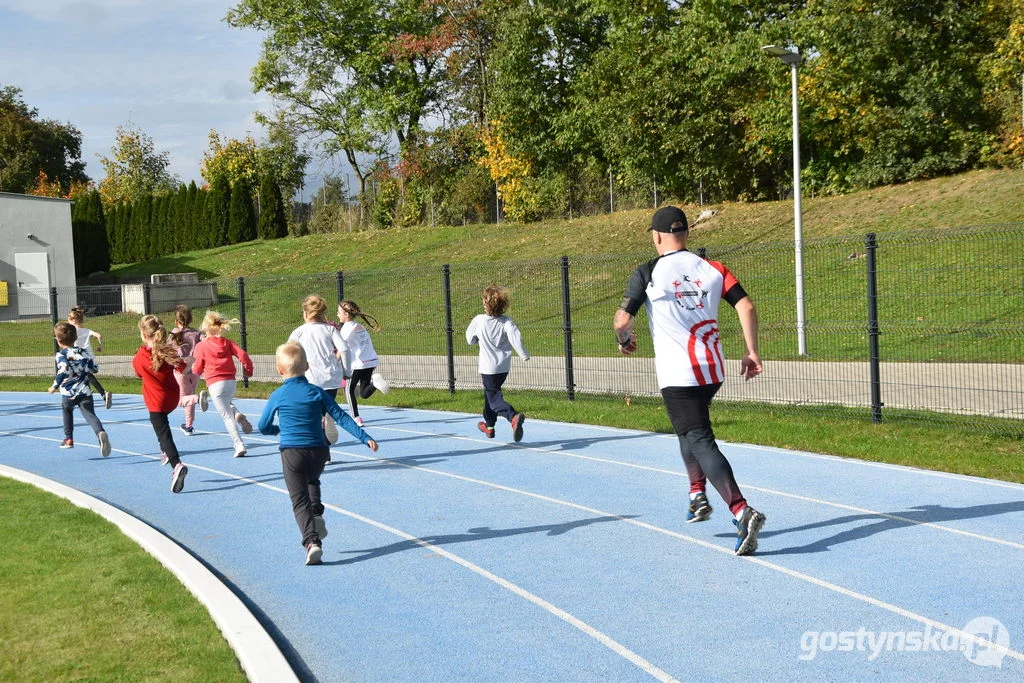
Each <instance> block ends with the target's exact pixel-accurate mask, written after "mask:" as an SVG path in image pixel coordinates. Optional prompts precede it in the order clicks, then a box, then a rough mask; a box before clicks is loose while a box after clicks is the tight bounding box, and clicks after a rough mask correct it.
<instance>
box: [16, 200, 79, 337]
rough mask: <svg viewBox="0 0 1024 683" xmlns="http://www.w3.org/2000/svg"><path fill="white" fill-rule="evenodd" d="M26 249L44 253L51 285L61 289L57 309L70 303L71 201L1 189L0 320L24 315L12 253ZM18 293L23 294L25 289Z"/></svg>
mask: <svg viewBox="0 0 1024 683" xmlns="http://www.w3.org/2000/svg"><path fill="white" fill-rule="evenodd" d="M30 235H31V237H30ZM29 253H45V254H46V255H47V262H48V266H49V271H50V272H49V279H50V286H51V287H57V288H58V291H59V292H60V296H59V298H58V309H62V308H66V307H67V306H68V305H73V304H74V302H75V301H76V299H77V297H76V295H75V251H74V245H73V243H72V239H71V201H70V200H68V199H53V198H50V197H33V196H30V195H22V194H11V193H8V192H0V281H4V282H7V295H8V296H7V304H8V305H7V306H0V320H19V319H25V318H26V317H27V316H26V315H25V313H24V312H23V311H21V310H20V308H19V305H18V303H19V288H18V274H17V270H16V268H15V254H29ZM21 294H22V297H23V298H24V297H25V294H24V292H22V293H21ZM0 301H2V296H0ZM66 313H67V311H66V310H58V311H57V316H58V318H63V317H64V315H65V314H66ZM47 317H49V316H48V315H47Z"/></svg>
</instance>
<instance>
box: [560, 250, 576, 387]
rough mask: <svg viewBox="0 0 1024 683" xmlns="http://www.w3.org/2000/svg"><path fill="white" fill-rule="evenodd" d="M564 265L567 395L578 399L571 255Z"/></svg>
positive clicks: (564, 332) (563, 300) (563, 303)
mask: <svg viewBox="0 0 1024 683" xmlns="http://www.w3.org/2000/svg"><path fill="white" fill-rule="evenodd" d="M561 265H562V337H563V339H564V340H565V397H566V398H567V399H569V400H570V401H575V400H576V378H575V377H574V375H573V367H572V307H571V305H570V299H569V257H568V256H563V257H562V258H561Z"/></svg>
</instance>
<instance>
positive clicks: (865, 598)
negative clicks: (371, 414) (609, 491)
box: [338, 450, 1024, 662]
mask: <svg viewBox="0 0 1024 683" xmlns="http://www.w3.org/2000/svg"><path fill="white" fill-rule="evenodd" d="M338 452H340V453H344V454H345V455H347V456H350V457H354V458H359V459H360V460H368V461H373V462H384V463H388V464H390V465H397V466H399V467H405V468H407V469H411V470H419V471H422V472H429V473H430V474H436V475H438V476H442V477H449V478H451V479H458V480H461V481H465V482H469V483H472V484H479V485H482V486H487V487H488V488H492V489H498V490H501V491H508V492H509V493H515V494H518V495H521V496H527V497H529V498H535V499H537V500H542V501H545V502H548V503H554V504H556V505H561V506H564V507H568V508H573V509H575V510H581V511H583V512H588V513H590V514H595V515H599V516H604V517H610V518H613V519H618V520H619V521H621V522H624V523H626V524H632V525H634V526H637V527H640V528H641V529H647V530H648V531H653V532H655V533H658V534H663V535H665V536H671V537H672V538H678V539H680V540H683V541H687V542H688V543H693V544H694V545H698V546H701V547H702V548H706V549H708V550H714V551H715V552H718V553H724V554H726V555H734V553H733V551H731V550H729V549H728V548H725V547H723V546H721V545H715V544H713V543H709V542H707V541H704V540H701V539H699V538H694V537H692V536H687V535H686V534H681V533H679V532H678V531H672V530H671V529H665V528H662V527H659V526H655V525H653V524H648V523H646V522H640V521H637V520H636V519H629V518H627V517H623V516H621V515H617V514H615V513H613V512H607V511H605V510H600V509H598V508H592V507H589V506H586V505H580V504H579V503H573V502H572V501H568V500H562V499H560V498H552V497H550V496H545V495H543V494H540V493H533V492H532V491H525V490H523V489H517V488H514V487H511V486H505V485H503V484H498V483H495V482H490V481H486V480H484V479H476V478H473V477H465V476H463V475H461V474H452V473H450V472H442V471H441V470H435V469H431V468H429V467H422V466H419V465H409V464H407V463H403V462H398V461H397V460H392V459H390V458H377V457H373V456H368V455H361V454H359V453H352V452H350V451H341V450H339V451H338ZM737 559H738V560H746V561H749V562H753V563H755V564H758V565H761V566H762V567H765V568H767V569H771V570H773V571H777V572H779V573H782V574H786V575H787V576H791V577H793V578H796V579H799V580H801V581H806V582H808V583H811V584H814V585H815V586H819V587H821V588H825V589H827V590H831V591H834V592H836V593H839V594H840V595H845V596H847V597H850V598H853V599H855V600H860V601H862V602H865V603H867V604H869V605H873V606H875V607H879V608H881V609H884V610H887V611H889V612H892V613H894V614H898V615H900V616H902V617H906V618H908V619H912V620H914V621H917V622H919V623H921V624H924V625H926V626H931V627H932V628H933V629H937V630H941V631H946V632H948V633H952V634H956V635H957V636H958V637H959V638H961V639H962V641H961V642H963V641H968V642H971V643H974V644H976V645H978V646H979V647H988V648H992V649H995V650H997V651H998V652H1001V653H1002V654H1004V655H1007V656H1010V657H1013V658H1014V659H1018V660H1020V661H1022V662H1024V653H1022V652H1017V651H1016V650H1011V649H1010V648H1008V647H1004V646H1001V645H998V644H996V643H991V642H989V641H988V640H986V639H984V638H979V637H978V636H976V635H974V634H972V633H968V632H967V631H963V630H961V629H959V628H956V627H955V626H949V625H948V624H944V623H942V622H940V621H936V620H934V619H931V618H929V617H926V616H924V615H921V614H917V613H916V612H911V611H910V610H908V609H904V608H903V607H899V606H897V605H893V604H891V603H888V602H885V601H884V600H879V599H878V598H874V597H871V596H870V595H866V594H864V593H859V592H857V591H854V590H851V589H849V588H844V587H843V586H840V585H838V584H834V583H832V582H830V581H825V580H824V579H819V578H817V577H814V576H811V575H810V574H804V573H803V572H798V571H796V570H794V569H789V568H787V567H783V566H781V565H778V564H775V563H774V562H769V561H767V560H763V559H761V558H758V557H756V556H750V555H747V556H744V557H739V558H737Z"/></svg>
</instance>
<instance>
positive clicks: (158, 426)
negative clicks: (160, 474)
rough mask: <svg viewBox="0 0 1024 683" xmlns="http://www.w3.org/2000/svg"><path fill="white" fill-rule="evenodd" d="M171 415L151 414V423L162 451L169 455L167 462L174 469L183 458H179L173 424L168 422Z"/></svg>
mask: <svg viewBox="0 0 1024 683" xmlns="http://www.w3.org/2000/svg"><path fill="white" fill-rule="evenodd" d="M168 415H170V413H152V412H151V413H150V414H149V422H150V424H152V425H153V431H154V432H156V439H157V441H159V442H160V450H161V451H163V452H164V453H165V454H167V460H168V461H169V462H170V463H171V467H174V466H175V465H177V464H178V463H179V462H181V458H180V457H178V447H177V446H175V445H174V437H172V436H171V423H170V422H168V421H167V416H168Z"/></svg>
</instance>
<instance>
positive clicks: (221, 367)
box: [192, 311, 253, 458]
mask: <svg viewBox="0 0 1024 683" xmlns="http://www.w3.org/2000/svg"><path fill="white" fill-rule="evenodd" d="M237 322H238V321H237V320H228V319H227V318H225V317H224V316H222V315H221V314H220V313H218V312H217V311H207V312H206V315H205V316H204V317H203V324H202V330H203V332H205V333H206V339H204V340H203V341H201V342H199V343H198V344H196V347H195V349H194V350H193V351H192V355H193V356H194V357H195V363H193V365H192V372H194V373H195V374H196V375H202V376H203V379H205V380H206V389H203V390H202V391H201V392H199V407H200V408H202V409H203V412H204V413H205V412H206V408H207V406H208V404H209V400H210V399H211V398H212V399H213V405H215V406H217V412H219V413H220V417H221V419H222V420H224V426H225V427H226V428H227V430H228V436H230V437H231V441H232V442H233V443H234V445H235V457H236V458H241V457H243V456H245V454H246V450H245V444H244V443H243V442H242V437H241V435H240V434H239V433H238V428H239V426H241V428H242V431H243V432H245V433H246V434H252V424H251V423H250V422H249V419H248V418H247V417H246V416H245V415H243V414H242V412H241V411H240V410H238V408H236V407H235V403H234V399H235V386H236V381H235V361H234V358H237V359H238V360H239V361H240V362H241V364H242V373H243V374H242V376H243V377H250V376H251V375H252V371H253V366H252V359H250V358H249V354H247V353H246V352H245V351H243V350H242V349H241V347H239V346H238V344H236V343H235V342H233V341H231V340H230V339H227V338H225V337H224V336H222V335H223V334H224V332H226V331H228V330H230V329H231V325H232V324H233V323H237Z"/></svg>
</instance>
